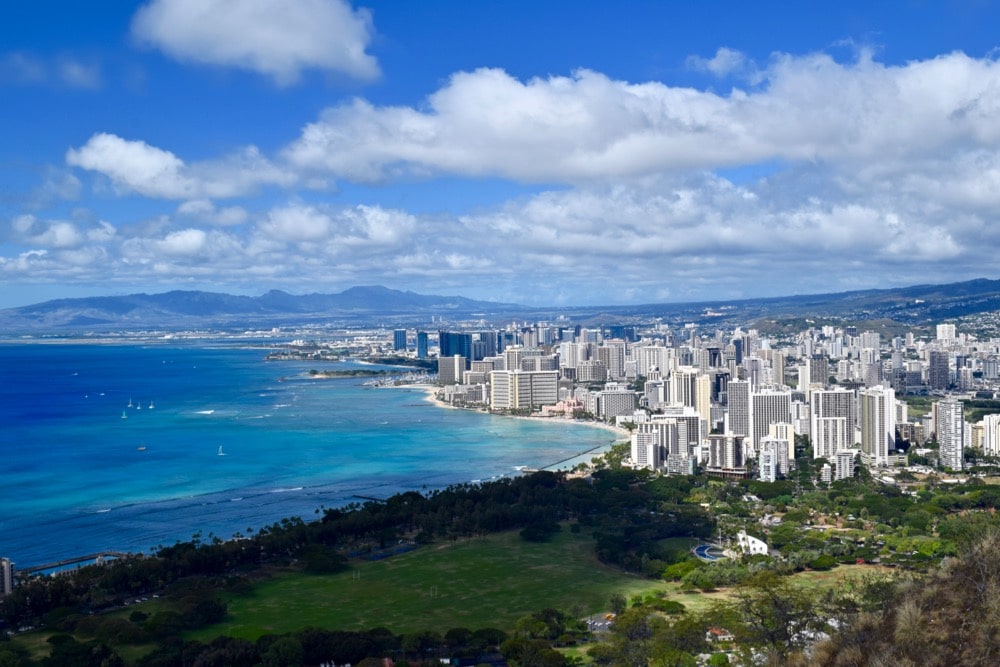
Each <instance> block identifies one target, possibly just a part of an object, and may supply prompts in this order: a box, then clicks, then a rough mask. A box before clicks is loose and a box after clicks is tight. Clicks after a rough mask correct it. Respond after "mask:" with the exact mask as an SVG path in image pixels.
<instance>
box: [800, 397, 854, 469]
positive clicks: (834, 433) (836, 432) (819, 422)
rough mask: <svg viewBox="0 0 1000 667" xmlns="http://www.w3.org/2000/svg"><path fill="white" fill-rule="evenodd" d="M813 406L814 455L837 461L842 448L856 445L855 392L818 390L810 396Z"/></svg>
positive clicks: (812, 435) (810, 429)
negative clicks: (836, 457)
mask: <svg viewBox="0 0 1000 667" xmlns="http://www.w3.org/2000/svg"><path fill="white" fill-rule="evenodd" d="M809 405H810V410H809V419H810V424H809V438H810V439H811V440H812V446H813V456H814V457H815V458H818V459H827V460H828V461H833V456H834V454H836V453H837V452H838V451H840V450H841V449H850V448H851V447H853V446H854V421H855V417H854V414H855V410H856V399H855V397H854V392H853V391H848V390H846V389H824V390H822V391H814V392H812V394H811V395H810V397H809Z"/></svg>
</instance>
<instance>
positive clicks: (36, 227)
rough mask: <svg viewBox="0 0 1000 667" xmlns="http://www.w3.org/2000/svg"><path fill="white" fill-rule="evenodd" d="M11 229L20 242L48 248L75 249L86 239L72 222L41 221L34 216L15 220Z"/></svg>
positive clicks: (22, 216) (24, 216)
mask: <svg viewBox="0 0 1000 667" xmlns="http://www.w3.org/2000/svg"><path fill="white" fill-rule="evenodd" d="M11 229H12V230H13V232H14V234H15V235H16V237H17V238H18V240H19V241H20V242H22V243H25V244H28V245H33V246H43V247H46V248H73V247H76V246H78V245H80V244H81V243H83V241H84V239H85V236H84V234H82V233H81V232H80V230H78V229H77V228H76V226H75V225H73V224H72V223H70V222H65V221H63V220H51V221H50V220H40V219H38V218H36V217H35V216H33V215H21V216H18V217H16V218H14V220H13V221H11Z"/></svg>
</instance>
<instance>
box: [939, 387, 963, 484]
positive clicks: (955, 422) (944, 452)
mask: <svg viewBox="0 0 1000 667" xmlns="http://www.w3.org/2000/svg"><path fill="white" fill-rule="evenodd" d="M936 427H937V435H938V445H939V446H940V449H939V455H940V460H939V462H940V464H941V466H942V467H944V468H950V469H951V470H961V469H962V456H963V452H964V447H965V418H964V415H963V413H962V402H961V401H956V400H953V399H949V400H946V401H938V407H937V424H936Z"/></svg>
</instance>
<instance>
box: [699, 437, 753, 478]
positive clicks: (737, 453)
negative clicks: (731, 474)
mask: <svg viewBox="0 0 1000 667" xmlns="http://www.w3.org/2000/svg"><path fill="white" fill-rule="evenodd" d="M743 442H744V439H743V436H741V435H732V434H728V433H727V434H724V435H723V434H712V435H709V436H708V467H709V468H714V469H716V470H740V469H742V468H744V466H745V465H746V458H745V457H744V454H743Z"/></svg>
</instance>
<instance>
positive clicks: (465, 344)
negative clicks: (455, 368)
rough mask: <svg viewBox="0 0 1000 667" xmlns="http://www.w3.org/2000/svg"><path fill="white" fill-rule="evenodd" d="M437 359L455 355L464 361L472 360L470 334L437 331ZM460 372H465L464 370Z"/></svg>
mask: <svg viewBox="0 0 1000 667" xmlns="http://www.w3.org/2000/svg"><path fill="white" fill-rule="evenodd" d="M438 347H439V349H440V352H439V353H438V356H439V357H453V356H455V355H456V354H457V355H460V356H462V357H464V358H465V359H471V358H472V334H468V333H459V332H455V331H438ZM462 370H465V369H464V368H463V369H462Z"/></svg>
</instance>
